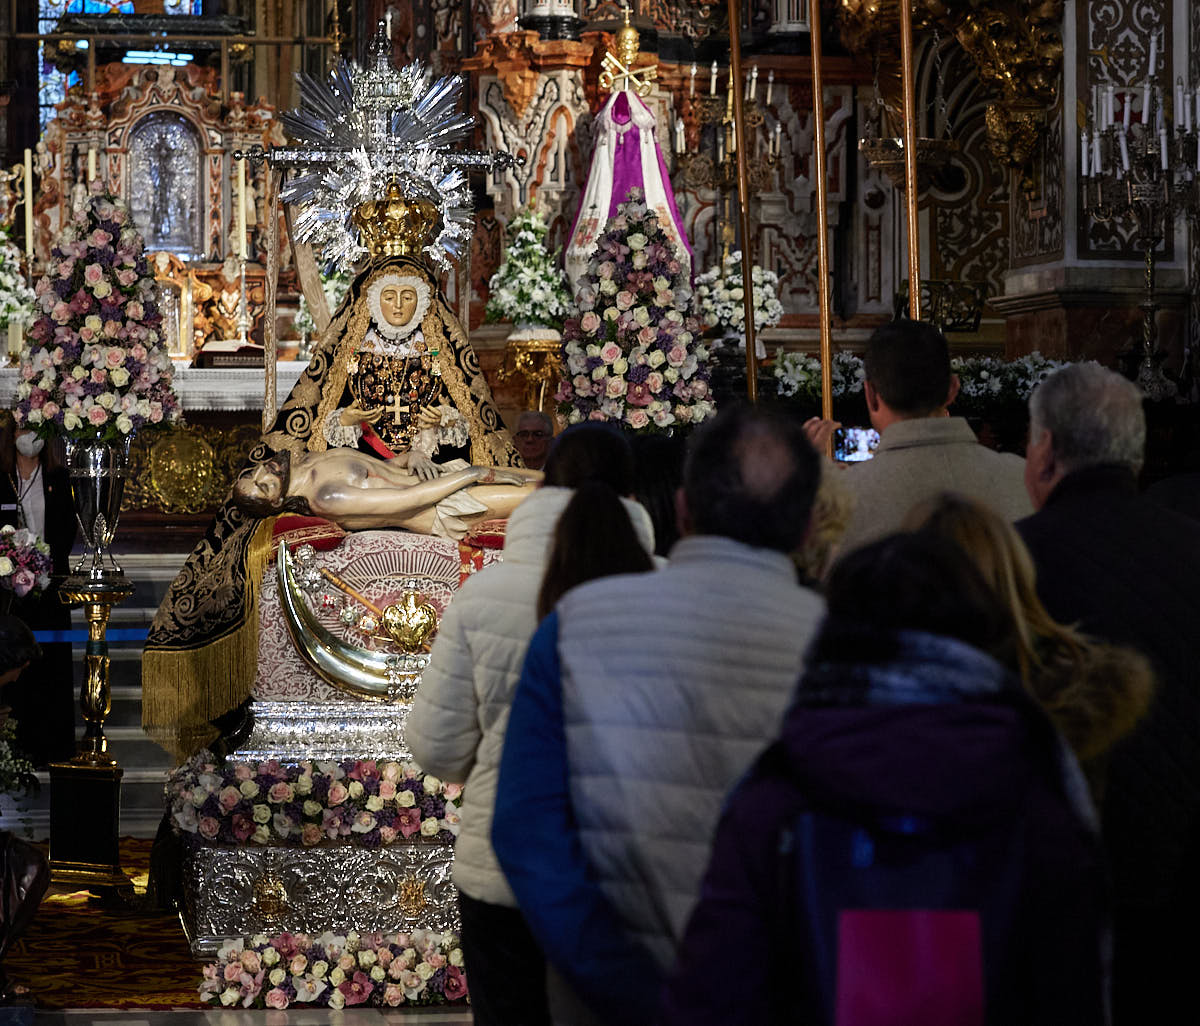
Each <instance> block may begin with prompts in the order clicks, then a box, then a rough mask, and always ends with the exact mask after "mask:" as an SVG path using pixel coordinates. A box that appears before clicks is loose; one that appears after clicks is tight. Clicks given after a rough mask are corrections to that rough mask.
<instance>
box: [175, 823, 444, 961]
mask: <svg viewBox="0 0 1200 1026" xmlns="http://www.w3.org/2000/svg"><path fill="white" fill-rule="evenodd" d="M453 861H454V849H453V848H452V847H451V846H450V845H446V844H437V843H429V842H407V843H397V844H393V845H389V846H388V847H386V848H379V849H376V850H373V851H372V850H368V849H365V848H358V847H354V846H352V845H342V844H332V845H328V846H321V847H316V848H283V847H277V848H215V847H201V848H197V849H196V850H195V851H194V852H193V853H192V854H190V855H189V856H188V857H187V858H186V859H185V862H184V900H185V907H184V911H183V925H184V929H185V930H186V931H187V936H188V941H189V942H190V944H191V948H192V954H193V955H195V956H196V957H197V958H211V957H213V956H214V955H215V954H216V952H217V950H218V949H219V948H220V946H221V944H222V942H223V941H225V940H226V939H228V938H231V937H249V936H252V935H253V934H256V933H266V934H276V933H281V932H283V931H290V932H292V933H297V932H299V933H309V934H319V933H322V932H324V931H325V930H331V931H333V932H334V933H342V934H344V933H346V932H347V931H348V930H357V931H359V932H360V933H367V932H372V931H380V932H385V933H386V932H394V931H411V930H415V929H418V928H421V929H426V930H438V931H445V930H454V931H456V932H457V931H458V929H459V915H458V893H457V892H456V891H455V889H454V885H453V884H452V883H451V882H450V867H451V865H452V864H453Z"/></svg>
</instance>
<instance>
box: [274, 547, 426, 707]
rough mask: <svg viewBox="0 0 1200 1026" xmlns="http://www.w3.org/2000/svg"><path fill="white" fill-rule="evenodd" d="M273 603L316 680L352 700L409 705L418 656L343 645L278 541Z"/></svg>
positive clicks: (421, 664) (421, 659)
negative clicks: (315, 609) (321, 616)
mask: <svg viewBox="0 0 1200 1026" xmlns="http://www.w3.org/2000/svg"><path fill="white" fill-rule="evenodd" d="M275 566H276V571H275V573H276V579H277V580H278V582H279V602H280V605H281V606H282V607H283V619H284V623H286V624H287V629H288V634H289V636H290V637H291V639H292V644H293V645H295V646H296V651H297V652H299V653H300V656H301V658H302V659H303V660H304V661H305V662H306V663H307V664H308V665H309V666H310V667H311V668H312V670H313V672H314V673H315V674H317V676H318V677H320V678H321V679H322V680H324V681H327V682H328V683H330V684H332V685H333V686H334V687H335V688H338V689H339V690H341V691H345V692H348V693H349V694H351V695H354V696H355V697H357V698H366V699H369V700H371V701H376V702H411V701H412V698H413V696H414V695H415V694H416V693H417V687H418V686H419V685H420V683H421V671H422V670H423V669H424V668H425V666H426V664H427V663H428V661H429V660H428V657H427V656H423V655H393V654H389V653H387V652H373V651H371V650H370V649H366V648H361V647H359V646H357V645H352V644H350V643H349V642H347V641H343V640H342V639H341V638H339V637H338V636H337V635H336V634H334V633H333V632H332V631H331V630H329V628H327V627H326V626H325V625H324V624H323V623H321V621H320V620H318V619H317V617H316V616H315V615H314V613H313V611H312V610H311V609H309V607H308V603H307V602H306V601H305V598H304V592H303V591H302V590H301V588H300V585H299V584H298V583H297V582H296V578H295V576H294V575H293V574H292V556H291V554H290V553H289V552H288V549H287V544H286V543H285V542H280V543H279V550H278V558H277V560H276V564H275Z"/></svg>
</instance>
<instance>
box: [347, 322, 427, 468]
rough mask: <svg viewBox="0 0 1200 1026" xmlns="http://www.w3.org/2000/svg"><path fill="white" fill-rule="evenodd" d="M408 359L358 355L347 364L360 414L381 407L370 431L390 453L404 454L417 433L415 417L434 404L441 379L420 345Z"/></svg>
mask: <svg viewBox="0 0 1200 1026" xmlns="http://www.w3.org/2000/svg"><path fill="white" fill-rule="evenodd" d="M418 348H419V351H418V352H417V353H416V354H414V355H412V356H407V357H405V356H388V355H386V354H384V353H374V352H360V353H358V354H357V355H356V356H355V358H354V360H353V362H352V363H351V364H350V374H349V376H348V378H347V385H348V387H349V389H350V394H351V395H352V396H353V397H354V401H355V402H356V403H357V404H358V405H359V406H361V407H362V408H363V409H364V410H374V409H377V408H380V407H382V409H383V415H382V416H381V417H380V418H379V419H378V420H377V421H375V423H374V424H373V425H372V427H373V428H374V429H375V433H376V434H377V435H379V437H380V438H381V439H382V440H383V443H384V444H385V445H386V446H387V447H388V448H389V449H391V450H392V451H393V452H407V451H408V450H409V449H411V448H412V443H413V438H414V437H415V436H416V433H417V414H418V413H419V412H420V410H421V407H422V406H429V405H431V404H434V403H435V401H436V399H437V396H438V392H439V390H440V387H441V378H440V377H439V376H438V373H437V368H436V367H435V366H434V362H433V359H432V357H431V356H430V354H429V353H428V352H427V351H425V347H424V345H421V344H419V346H418Z"/></svg>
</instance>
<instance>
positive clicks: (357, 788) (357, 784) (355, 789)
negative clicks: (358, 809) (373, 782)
mask: <svg viewBox="0 0 1200 1026" xmlns="http://www.w3.org/2000/svg"><path fill="white" fill-rule="evenodd" d="M347 790H348V791H349V792H350V797H351V798H359V797H361V796H362V793H363V786H362V781H361V780H351V781H350V786H349V788H347Z"/></svg>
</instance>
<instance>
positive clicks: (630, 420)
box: [625, 410, 650, 430]
mask: <svg viewBox="0 0 1200 1026" xmlns="http://www.w3.org/2000/svg"><path fill="white" fill-rule="evenodd" d="M625 422H626V423H627V424H628V425H629V426H630V427H631V428H633V429H634V430H640V429H641V428H644V427H645V426H646V425H647V424H649V423H650V417H649V415H648V414H647V413H646V411H645V410H630V411H629V412H628V413H627V414H626V415H625Z"/></svg>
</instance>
